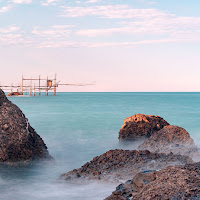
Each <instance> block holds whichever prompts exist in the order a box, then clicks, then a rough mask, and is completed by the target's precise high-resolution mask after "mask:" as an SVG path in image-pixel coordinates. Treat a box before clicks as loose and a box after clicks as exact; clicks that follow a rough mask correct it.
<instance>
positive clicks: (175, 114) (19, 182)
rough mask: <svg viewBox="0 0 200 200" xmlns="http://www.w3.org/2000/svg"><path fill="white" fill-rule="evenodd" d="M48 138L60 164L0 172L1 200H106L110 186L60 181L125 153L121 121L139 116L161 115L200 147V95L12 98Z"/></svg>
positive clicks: (111, 94) (44, 136) (141, 94)
mask: <svg viewBox="0 0 200 200" xmlns="http://www.w3.org/2000/svg"><path fill="white" fill-rule="evenodd" d="M9 99H10V100H11V101H12V102H13V103H15V104H17V105H18V106H19V107H20V108H21V109H22V111H23V112H24V113H25V115H26V117H27V118H28V119H29V122H30V124H31V125H32V126H33V127H34V128H35V129H36V131H37V132H38V134H39V135H40V136H41V137H42V138H43V139H44V141H45V143H46V144H47V146H48V149H49V152H50V154H51V155H52V156H53V157H54V158H55V160H56V164H55V165H50V164H45V163H39V164H38V165H36V166H33V167H31V168H25V169H22V168H21V169H9V170H4V171H1V172H0V194H1V195H0V199H4V200H10V199H15V200H23V199H24V200H25V199H26V200H27V199H28V200H53V199H56V200H64V199H65V200H73V199H74V200H75V199H82V200H86V199H87V200H102V199H103V198H105V197H106V196H108V195H109V194H110V193H111V192H112V191H113V190H114V188H115V185H112V184H107V185H106V184H99V183H97V182H94V183H90V184H88V185H84V186H83V185H75V184H72V185H70V184H61V183H59V184H58V183H57V182H56V179H57V178H58V177H59V176H60V175H61V174H62V173H65V172H68V171H69V170H72V169H74V168H78V167H80V166H82V165H83V164H84V163H85V162H87V161H90V160H91V159H92V158H93V157H95V156H97V155H100V154H102V153H104V152H106V151H107V150H110V149H116V148H121V147H120V146H119V143H118V132H119V129H120V127H121V125H122V124H123V120H124V119H125V118H126V117H128V116H131V115H134V114H136V113H144V114H152V115H160V116H161V117H163V118H164V119H165V120H167V121H168V122H169V123H170V124H173V125H178V126H181V127H183V128H185V129H186V130H187V131H188V132H189V133H190V134H191V136H192V138H193V139H194V140H195V142H196V143H197V144H198V145H200V142H199V141H200V140H199V138H200V134H199V133H200V93H58V94H57V96H53V95H50V96H48V97H46V96H41V97H37V96H36V97H10V98H9Z"/></svg>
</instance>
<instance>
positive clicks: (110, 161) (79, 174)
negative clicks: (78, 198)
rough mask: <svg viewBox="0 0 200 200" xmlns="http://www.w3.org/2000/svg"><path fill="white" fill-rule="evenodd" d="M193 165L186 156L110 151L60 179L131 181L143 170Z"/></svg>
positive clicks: (76, 180)
mask: <svg viewBox="0 0 200 200" xmlns="http://www.w3.org/2000/svg"><path fill="white" fill-rule="evenodd" d="M185 163H193V161H192V159H191V158H189V157H188V156H181V155H173V154H172V153H171V154H168V155H166V154H163V153H162V154H159V153H151V152H149V151H136V150H131V151H130V150H119V149H117V150H110V151H108V152H106V153H104V154H102V155H100V156H97V157H95V158H94V159H93V160H92V161H90V162H87V163H86V164H85V165H83V166H82V167H81V168H79V169H74V170H72V171H70V172H68V173H66V174H63V175H61V177H60V178H61V179H63V180H66V181H70V182H79V183H80V182H84V181H86V180H87V181H88V180H95V179H96V180H102V181H111V182H120V181H122V180H127V179H132V178H133V176H134V175H135V174H137V173H138V172H140V171H144V170H158V169H162V168H164V167H166V166H168V165H176V164H179V165H184V164H185Z"/></svg>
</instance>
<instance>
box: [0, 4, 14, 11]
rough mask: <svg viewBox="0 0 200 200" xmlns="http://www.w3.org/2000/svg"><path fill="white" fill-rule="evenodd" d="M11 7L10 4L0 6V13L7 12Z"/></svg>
mask: <svg viewBox="0 0 200 200" xmlns="http://www.w3.org/2000/svg"><path fill="white" fill-rule="evenodd" d="M12 7H13V6H12V5H7V6H3V7H1V8H0V13H5V12H8V11H9V10H10V9H11V8H12Z"/></svg>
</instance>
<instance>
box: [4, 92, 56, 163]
mask: <svg viewBox="0 0 200 200" xmlns="http://www.w3.org/2000/svg"><path fill="white" fill-rule="evenodd" d="M38 159H53V158H52V157H51V156H50V155H49V152H48V150H47V146H46V145H45V143H44V141H43V140H42V138H41V137H40V136H39V135H38V134H37V133H36V131H35V130H34V129H33V128H32V127H31V126H30V124H29V122H28V119H27V118H26V117H25V115H24V114H23V113H22V111H21V110H20V109H19V108H18V107H17V106H16V105H15V104H13V103H12V102H10V101H9V100H8V99H7V97H6V96H5V94H4V92H3V91H2V90H1V89H0V164H6V165H18V164H19V165H23V164H28V163H30V161H33V160H38Z"/></svg>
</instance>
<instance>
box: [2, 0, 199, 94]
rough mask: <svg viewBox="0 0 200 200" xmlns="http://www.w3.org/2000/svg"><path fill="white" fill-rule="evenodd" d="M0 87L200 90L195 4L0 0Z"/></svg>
mask: <svg viewBox="0 0 200 200" xmlns="http://www.w3.org/2000/svg"><path fill="white" fill-rule="evenodd" d="M0 63H1V68H0V69H1V72H0V84H4V85H6V84H9V85H10V84H11V83H13V84H14V85H15V84H18V83H20V81H21V76H22V74H23V75H24V77H25V78H30V77H32V78H35V77H37V76H38V75H39V74H40V75H41V76H42V77H43V78H46V77H47V76H48V77H49V78H51V77H52V78H53V77H54V74H55V73H56V74H57V79H58V80H59V81H60V83H72V84H74V83H95V85H88V86H85V87H77V86H60V87H59V91H65V92H161V91H162V92H170V91H171V92H177V91H179V92H184V91H189V92H195V91H197V92H198V91H200V1H199V0H74V1H72V0H0Z"/></svg>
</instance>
